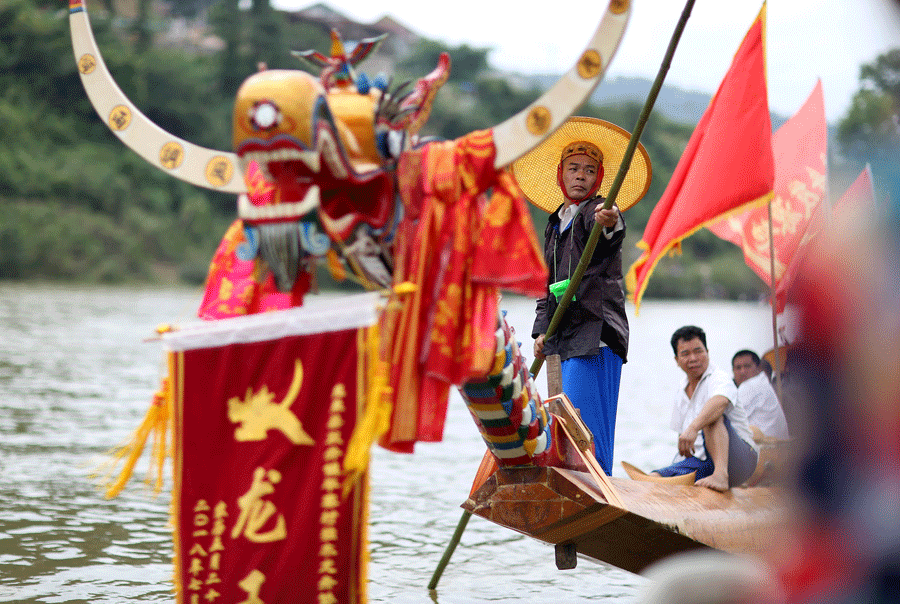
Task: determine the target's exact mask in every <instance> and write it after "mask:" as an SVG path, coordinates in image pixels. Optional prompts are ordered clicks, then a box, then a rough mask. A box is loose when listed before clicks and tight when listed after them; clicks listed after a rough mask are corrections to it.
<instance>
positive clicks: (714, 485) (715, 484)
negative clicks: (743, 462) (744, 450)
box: [694, 472, 728, 493]
mask: <svg viewBox="0 0 900 604" xmlns="http://www.w3.org/2000/svg"><path fill="white" fill-rule="evenodd" d="M694 484H695V485H697V486H701V487H706V488H708V489H712V490H713V491H720V492H723V493H724V492H725V491H727V490H728V475H727V474H725V475H724V476H723V475H721V474H720V475H717V474H716V473H715V472H713V473H712V474H711V475H709V476H707V477H706V478H701V479H700V480H698V481H697V482H695V483H694Z"/></svg>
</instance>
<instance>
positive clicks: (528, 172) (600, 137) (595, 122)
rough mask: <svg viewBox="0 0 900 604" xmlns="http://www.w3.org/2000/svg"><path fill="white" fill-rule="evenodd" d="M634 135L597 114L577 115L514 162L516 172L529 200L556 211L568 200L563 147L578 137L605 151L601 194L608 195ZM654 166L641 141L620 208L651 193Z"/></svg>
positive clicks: (619, 198) (622, 190)
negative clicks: (562, 177) (560, 169)
mask: <svg viewBox="0 0 900 604" xmlns="http://www.w3.org/2000/svg"><path fill="white" fill-rule="evenodd" d="M630 138H631V135H630V134H629V133H628V132H627V131H625V130H623V129H622V128H619V127H618V126H616V125H615V124H612V123H610V122H607V121H605V120H601V119H597V118H594V117H582V116H574V117H570V118H569V119H568V120H566V121H565V122H563V125H562V126H560V127H559V128H558V129H557V130H556V132H554V133H553V134H551V135H550V136H549V137H548V138H547V139H546V140H545V141H544V142H542V143H541V144H540V145H538V146H537V147H535V148H534V149H532V150H531V151H529V152H528V153H526V154H525V155H523V156H522V157H520V158H519V159H517V160H516V161H515V162H513V165H512V173H513V176H514V177H515V179H516V180H517V181H518V183H519V186H520V187H522V191H523V192H524V193H525V196H526V197H527V198H528V201H530V202H531V203H533V204H534V205H536V206H537V207H539V208H541V209H542V210H544V211H545V212H553V211H554V210H556V208H558V207H559V206H560V204H562V203H563V201H565V198H564V197H563V194H562V190H561V189H560V188H559V184H557V181H556V167H557V166H558V165H559V157H560V155H561V154H562V150H563V148H564V147H565V146H566V145H568V144H569V143H572V142H575V141H588V142H591V143H593V144H595V145H597V147H599V148H600V151H601V152H602V153H603V182H602V183H601V184H600V189H599V190H598V191H597V194H598V195H602V196H604V197H606V196H607V195H608V194H609V189H610V188H611V187H612V183H613V181H614V180H615V179H616V174H617V173H618V171H619V166H620V165H621V163H622V158H623V156H624V155H625V149H626V148H627V147H628V141H629V139H630ZM652 175H653V167H652V166H651V165H650V157H649V156H648V155H647V150H646V149H644V146H643V145H641V144H640V143H639V144H638V146H637V149H636V150H635V153H634V157H633V158H632V160H631V166H630V167H629V169H628V173H627V174H626V175H625V180H623V181H622V187H621V188H620V189H619V194H618V195H617V196H616V205H617V206H619V210H622V211H624V210H627V209H628V208H630V207H631V206H633V205H634V204H636V203H637V202H638V201H640V199H641V198H642V197H643V196H644V195H645V194H646V193H647V189H648V188H649V187H650V178H651V177H652Z"/></svg>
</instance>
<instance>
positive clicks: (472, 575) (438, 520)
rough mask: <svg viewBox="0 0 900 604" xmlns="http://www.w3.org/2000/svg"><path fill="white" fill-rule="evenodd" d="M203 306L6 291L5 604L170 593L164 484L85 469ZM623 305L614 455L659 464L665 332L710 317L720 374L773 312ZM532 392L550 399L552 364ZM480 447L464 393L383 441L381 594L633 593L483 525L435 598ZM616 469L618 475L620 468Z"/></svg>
mask: <svg viewBox="0 0 900 604" xmlns="http://www.w3.org/2000/svg"><path fill="white" fill-rule="evenodd" d="M199 300H200V292H199V291H196V290H189V289H133V288H118V287H116V288H113V287H103V288H95V287H91V288H69V287H61V286H47V285H39V286H35V285H27V286H26V285H15V284H0V333H2V336H0V602H22V603H26V602H28V603H31V602H34V603H38V602H40V603H48V604H49V603H62V602H71V603H88V602H90V603H92V604H103V603H108V604H114V603H115V604H118V603H121V602H123V601H134V602H141V603H151V602H173V601H174V596H173V592H172V584H171V577H172V565H171V553H172V542H171V533H170V527H169V525H168V508H169V503H170V498H169V496H168V495H167V493H166V491H165V490H164V492H163V494H161V495H159V496H158V497H154V496H153V495H152V493H150V492H149V491H147V490H146V489H145V488H144V487H143V485H142V483H141V482H140V480H138V479H134V480H133V481H132V482H131V483H130V485H129V487H128V488H126V489H125V491H124V492H123V493H122V495H120V496H119V497H118V498H116V499H113V500H105V499H104V498H103V496H102V494H101V493H100V491H99V490H98V488H97V486H96V482H95V480H94V479H92V477H91V476H92V472H93V471H94V469H95V468H96V467H97V465H98V464H99V463H100V462H102V461H103V460H104V459H105V453H106V451H107V450H108V449H109V448H110V447H112V446H114V445H117V444H120V443H121V442H122V441H124V440H125V439H126V438H127V437H128V436H129V435H130V434H131V432H132V431H133V430H134V428H135V427H137V425H138V424H139V423H140V421H141V419H142V418H143V415H144V413H145V412H146V409H147V406H148V404H149V402H150V400H151V396H152V394H153V392H154V390H155V389H156V387H157V385H158V383H159V379H160V377H161V375H162V372H163V365H162V363H163V353H162V350H161V348H160V347H159V345H158V344H155V343H148V342H146V340H147V339H148V338H149V337H150V336H152V335H153V330H154V328H155V327H156V326H157V325H158V324H160V323H175V324H177V323H185V322H189V321H192V320H193V316H194V312H195V309H196V307H197V305H198V303H199ZM502 307H503V308H504V309H506V310H507V311H508V315H507V319H508V321H509V322H510V324H511V325H512V326H513V328H514V329H516V330H517V332H518V339H519V341H520V342H522V345H523V350H525V351H531V348H532V340H531V338H530V336H529V334H530V331H531V322H532V319H533V312H534V303H533V302H532V301H531V300H526V299H523V298H518V297H509V296H507V297H505V298H504V300H503V302H502ZM629 314H630V320H631V330H632V335H631V350H630V354H629V362H628V363H627V364H626V365H625V367H624V369H623V372H622V385H621V393H620V399H619V400H620V402H619V417H618V422H617V426H616V450H615V459H616V462H615V463H616V464H618V461H620V460H627V461H630V462H631V463H634V464H635V465H637V466H638V467H641V468H643V469H646V470H649V469H652V468H653V467H659V466H660V465H663V464H665V463H668V462H669V461H670V459H671V457H672V454H673V451H674V446H675V442H676V440H675V435H674V433H673V432H671V431H670V430H669V429H668V418H669V412H670V405H671V398H672V390H673V388H674V384H676V383H677V380H679V379H680V371H679V370H678V368H677V366H676V365H675V362H674V359H673V355H672V350H671V347H670V345H669V336H670V334H671V333H672V332H673V331H674V330H675V329H676V328H678V327H680V326H681V325H684V324H688V323H693V324H696V325H700V326H701V327H703V328H704V329H706V331H707V334H708V344H709V349H710V356H711V359H712V362H713V363H714V364H717V365H719V366H720V367H723V368H726V369H727V368H730V361H731V355H732V354H733V353H734V352H735V351H736V350H738V349H740V348H751V349H754V350H756V351H757V352H759V353H762V352H764V351H765V350H767V349H768V348H770V347H771V342H772V319H771V311H770V309H769V308H768V307H767V306H765V305H764V304H758V303H735V302H695V301H690V302H683V301H679V302H671V301H665V302H662V301H646V302H644V304H643V305H642V306H641V309H640V314H639V315H637V316H636V315H635V313H634V308H633V307H629ZM530 361H531V359H530V358H529V362H530ZM537 385H538V389H539V391H540V392H541V393H542V394H546V378H545V376H544V373H543V372H542V373H541V374H539V375H538V377H537ZM483 453H484V444H483V443H482V442H481V439H480V437H479V436H478V433H477V430H476V429H475V427H474V424H473V423H472V420H471V418H470V417H469V415H468V413H467V411H466V410H465V407H464V406H463V403H462V400H461V399H460V398H459V397H458V395H455V397H454V399H453V400H452V401H451V404H450V411H449V415H448V420H447V429H446V433H445V438H444V441H443V442H441V443H426V444H420V445H418V446H417V447H416V452H415V454H413V455H399V454H393V453H388V452H387V451H385V450H383V449H380V448H377V447H376V449H375V450H374V451H373V461H372V506H371V511H370V542H371V544H370V549H371V564H370V567H369V576H370V584H369V600H370V601H371V602H401V603H411V604H413V603H423V604H427V603H432V602H439V603H441V604H469V603H474V602H497V603H509V604H512V603H516V604H520V603H522V602H526V601H533V600H538V601H541V602H546V603H556V602H560V603H561V602H567V603H572V602H581V601H602V600H607V601H611V600H615V601H625V602H629V601H634V600H635V599H636V594H637V593H638V592H639V590H640V589H641V588H642V586H643V585H644V583H645V581H646V580H645V579H643V578H642V577H640V576H637V575H633V574H631V573H627V572H624V571H620V570H618V569H615V568H612V567H608V566H606V565H603V564H598V563H592V562H591V561H588V560H583V559H579V562H578V566H577V568H576V569H574V570H568V571H559V570H557V569H556V565H555V562H554V552H553V548H552V547H550V546H548V545H545V544H543V543H541V542H538V541H535V540H533V539H530V538H528V537H524V536H520V535H519V534H517V533H514V532H512V531H509V530H507V529H504V528H501V527H499V526H496V525H494V524H492V523H489V522H487V521H486V520H483V519H481V518H478V517H472V519H471V520H470V522H469V523H468V526H467V528H466V530H465V532H464V534H463V536H462V540H461V542H460V545H459V547H458V548H457V549H456V551H455V553H454V555H453V557H452V559H451V561H450V563H449V565H448V566H447V568H446V570H445V571H444V573H443V575H442V577H441V580H440V583H439V584H438V588H437V590H435V591H434V592H429V590H428V589H427V584H428V582H429V580H430V579H431V577H432V573H433V572H434V570H435V567H436V566H437V564H438V562H439V561H440V559H441V556H442V554H443V553H444V551H445V548H446V546H447V543H448V542H449V540H450V537H451V536H452V534H453V532H454V530H455V528H456V525H457V522H458V521H459V519H460V517H461V514H462V511H461V509H460V507H459V506H460V504H461V503H462V502H463V501H464V500H465V498H466V496H467V495H468V492H469V489H470V487H471V483H472V479H473V477H474V474H475V470H476V469H477V467H478V464H479V462H480V460H481V457H482V455H483ZM145 467H146V466H144V467H141V466H140V465H139V467H138V470H137V471H136V473H135V476H137V477H140V476H143V470H144V469H145ZM613 474H614V475H615V476H624V472H623V471H622V470H621V468H620V467H616V469H615V470H614V472H613Z"/></svg>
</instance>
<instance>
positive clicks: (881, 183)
mask: <svg viewBox="0 0 900 604" xmlns="http://www.w3.org/2000/svg"><path fill="white" fill-rule="evenodd" d="M837 138H838V142H839V143H840V146H841V150H842V152H843V156H844V157H843V159H844V162H843V163H844V165H842V166H840V168H841V172H842V176H843V180H845V181H846V182H845V183H843V184H844V185H845V186H846V185H848V184H849V183H850V182H852V179H853V178H855V176H856V174H858V173H859V171H860V169H861V168H862V166H863V165H865V164H867V163H868V164H869V165H870V166H871V168H872V175H873V179H874V185H875V189H876V194H877V196H878V198H879V199H880V201H881V203H880V205H881V206H882V207H893V211H895V212H896V211H898V210H897V208H898V204H900V198H898V197H897V195H898V191H900V162H898V161H897V157H900V48H895V49H893V50H890V51H888V52H886V53H884V54H882V55H880V56H878V57H877V58H876V59H875V60H874V61H873V62H872V63H868V64H866V65H863V66H862V67H861V68H860V89H859V91H858V92H857V93H856V94H855V95H854V97H853V101H852V103H851V106H850V109H849V111H848V112H847V114H846V115H845V116H844V118H843V119H842V120H841V121H840V123H839V124H838V131H837Z"/></svg>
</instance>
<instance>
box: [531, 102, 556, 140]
mask: <svg viewBox="0 0 900 604" xmlns="http://www.w3.org/2000/svg"><path fill="white" fill-rule="evenodd" d="M551 117H552V116H551V114H550V110H549V109H547V108H546V107H544V106H543V105H537V106H536V107H533V108H532V109H531V111H529V112H528V117H527V118H525V125H526V126H527V127H528V131H529V132H531V133H532V134H533V135H535V136H541V135H542V134H545V133H546V132H547V130H549V129H550V121H551Z"/></svg>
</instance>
